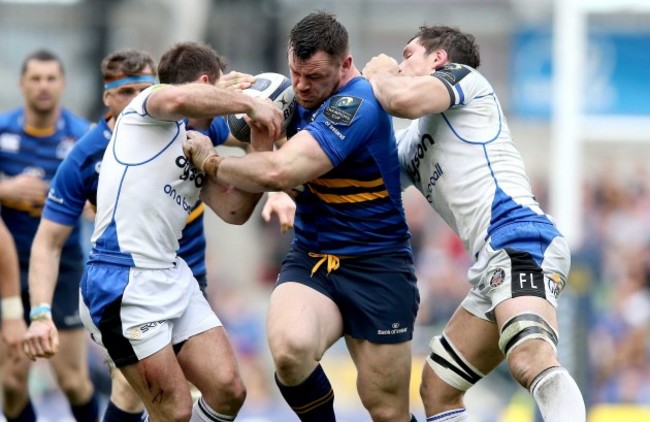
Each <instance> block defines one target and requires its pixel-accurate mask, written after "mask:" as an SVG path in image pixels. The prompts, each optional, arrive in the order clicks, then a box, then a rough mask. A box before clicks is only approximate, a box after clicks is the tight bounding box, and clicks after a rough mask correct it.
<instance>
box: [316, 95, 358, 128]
mask: <svg viewBox="0 0 650 422" xmlns="http://www.w3.org/2000/svg"><path fill="white" fill-rule="evenodd" d="M362 102H363V100H362V99H361V98H359V97H350V96H344V95H336V96H334V97H332V98H331V99H330V102H329V104H328V106H327V107H325V111H323V115H324V116H325V117H327V119H328V120H329V121H331V122H332V123H334V124H337V125H346V126H349V125H350V123H352V120H353V119H354V116H355V115H356V114H357V111H359V107H361V103H362Z"/></svg>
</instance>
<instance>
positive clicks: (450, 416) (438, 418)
mask: <svg viewBox="0 0 650 422" xmlns="http://www.w3.org/2000/svg"><path fill="white" fill-rule="evenodd" d="M468 421H469V415H468V414H467V409H464V408H461V409H454V410H447V411H446V412H442V413H438V414H437V415H433V416H427V422H468Z"/></svg>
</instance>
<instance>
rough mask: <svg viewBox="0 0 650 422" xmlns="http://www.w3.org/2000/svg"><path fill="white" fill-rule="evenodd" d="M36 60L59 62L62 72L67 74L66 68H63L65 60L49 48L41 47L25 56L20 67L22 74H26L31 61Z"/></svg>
mask: <svg viewBox="0 0 650 422" xmlns="http://www.w3.org/2000/svg"><path fill="white" fill-rule="evenodd" d="M32 60H36V61H39V62H57V63H58V64H59V68H60V69H61V74H62V75H65V69H64V68H63V62H62V61H61V59H60V58H59V56H57V55H56V54H54V53H52V52H51V51H49V50H45V49H41V50H37V51H35V52H33V53H31V54H30V55H29V56H27V57H25V60H23V64H22V66H21V68H20V75H21V76H22V75H24V74H25V72H27V65H28V64H29V62H30V61H32Z"/></svg>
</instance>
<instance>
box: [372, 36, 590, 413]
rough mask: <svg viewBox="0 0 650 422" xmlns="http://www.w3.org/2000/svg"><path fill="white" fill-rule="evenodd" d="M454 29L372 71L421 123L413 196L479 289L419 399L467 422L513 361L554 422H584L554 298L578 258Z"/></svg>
mask: <svg viewBox="0 0 650 422" xmlns="http://www.w3.org/2000/svg"><path fill="white" fill-rule="evenodd" d="M479 64H480V55H479V51H478V46H477V45H476V42H475V39H474V37H473V36H472V35H470V34H466V33H463V32H461V31H460V30H458V29H457V28H451V27H446V26H433V27H427V26H423V27H421V28H420V30H419V32H418V33H416V34H415V36H414V37H413V38H412V39H411V40H410V41H409V43H408V44H407V45H406V47H405V48H404V51H403V60H402V62H401V64H398V63H397V61H396V60H394V59H393V58H391V57H388V56H386V55H380V56H378V57H375V58H373V59H372V60H371V61H370V62H369V63H368V64H367V65H366V67H365V68H364V70H363V74H364V76H366V77H367V78H368V79H369V80H370V82H371V84H372V87H373V90H374V91H375V94H376V95H377V98H378V99H379V101H380V102H381V104H382V106H383V107H384V108H385V109H386V110H387V111H389V112H390V113H391V114H394V115H395V116H398V117H404V118H410V119H415V120H414V121H413V122H412V124H411V125H410V126H409V127H408V128H407V129H405V130H403V131H401V132H399V133H398V134H397V138H398V148H399V157H400V164H401V168H402V170H403V175H404V179H403V180H404V182H405V186H407V185H409V184H412V185H414V186H415V187H416V188H417V189H418V190H419V191H420V192H421V193H422V195H424V196H425V197H426V199H427V201H428V202H429V203H430V204H431V207H432V208H433V209H435V210H436V211H437V212H438V213H439V214H440V215H441V217H442V218H443V219H444V220H445V221H446V222H447V224H449V226H450V227H451V228H452V229H453V230H455V231H456V233H457V234H458V235H459V236H460V237H461V239H462V241H463V243H464V244H465V247H466V249H467V252H468V253H469V255H470V256H472V257H473V258H474V265H473V266H472V267H471V268H470V270H469V272H468V277H469V281H470V283H471V285H472V289H471V290H470V292H469V294H468V295H467V297H466V298H465V300H464V301H463V302H462V303H461V305H460V307H459V308H458V309H457V311H456V313H455V314H454V315H453V316H452V318H451V320H450V321H449V322H448V323H447V325H446V327H445V328H444V330H443V333H442V335H439V336H435V337H434V338H433V339H432V340H431V344H430V345H431V354H430V356H429V357H428V358H427V363H426V364H425V365H424V369H423V374H422V385H421V389H420V392H421V395H422V399H423V401H424V406H425V410H426V414H427V418H428V419H427V420H428V421H436V422H442V421H454V422H460V421H467V420H469V419H468V418H469V417H468V415H467V412H466V410H465V407H464V404H463V396H464V393H465V391H467V390H468V389H469V388H471V387H472V386H473V385H474V384H475V383H476V382H477V381H479V380H480V379H481V378H483V377H484V376H485V375H486V374H487V373H489V372H490V371H492V370H493V369H494V368H496V366H497V365H498V364H499V363H500V362H501V361H503V359H504V358H505V359H506V360H507V362H508V366H509V368H510V371H511V373H512V375H513V376H514V378H515V379H516V380H517V381H518V382H519V383H520V384H521V385H522V386H524V387H525V388H527V389H528V390H529V391H530V392H531V394H532V396H533V398H534V399H535V401H536V403H537V405H538V406H539V408H540V410H541V413H542V416H543V417H544V420H545V421H547V422H560V421H585V405H584V401H583V399H582V395H581V393H580V390H579V388H578V386H577V385H576V382H575V381H574V380H573V378H572V377H571V375H570V374H569V373H568V372H567V370H566V369H564V368H563V367H562V366H561V365H560V363H559V362H558V360H557V353H556V345H557V341H558V321H557V315H556V307H557V297H558V295H559V294H560V292H561V291H562V288H563V287H564V286H565V284H566V280H567V276H568V274H569V267H570V263H571V254H570V251H569V246H568V243H567V241H566V239H565V238H564V237H563V236H562V235H561V234H560V232H559V231H558V230H557V228H556V227H555V225H554V224H553V220H552V219H551V217H549V216H548V215H546V214H545V213H544V212H543V211H542V209H541V208H540V206H539V203H538V202H537V200H536V199H535V197H534V195H533V193H532V191H531V188H530V185H529V182H528V178H527V176H526V172H525V169H524V163H523V160H522V158H521V155H520V154H519V151H518V149H517V147H516V146H515V144H514V141H513V139H512V136H511V134H510V130H509V129H508V125H507V122H506V118H505V116H504V115H503V111H502V109H501V106H500V104H499V101H498V99H497V96H496V94H495V92H494V89H493V88H492V86H491V85H490V83H489V82H488V81H487V80H486V79H485V78H484V77H483V76H482V75H481V74H480V73H479V72H478V71H477V70H476V68H478V66H479Z"/></svg>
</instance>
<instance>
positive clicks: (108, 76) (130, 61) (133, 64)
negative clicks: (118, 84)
mask: <svg viewBox="0 0 650 422" xmlns="http://www.w3.org/2000/svg"><path fill="white" fill-rule="evenodd" d="M147 67H150V68H151V72H153V74H154V76H155V73H156V62H155V61H154V59H153V57H151V54H149V53H147V52H146V51H141V50H135V49H127V50H120V51H116V52H114V53H111V54H109V55H108V56H106V57H104V60H102V64H101V71H102V76H103V77H104V82H110V81H114V80H116V79H121V78H126V77H129V76H135V75H141V74H143V72H144V70H145V69H146V68H147Z"/></svg>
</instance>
